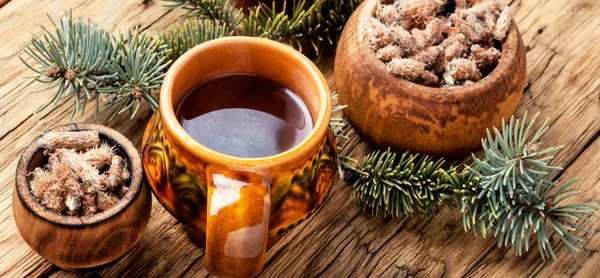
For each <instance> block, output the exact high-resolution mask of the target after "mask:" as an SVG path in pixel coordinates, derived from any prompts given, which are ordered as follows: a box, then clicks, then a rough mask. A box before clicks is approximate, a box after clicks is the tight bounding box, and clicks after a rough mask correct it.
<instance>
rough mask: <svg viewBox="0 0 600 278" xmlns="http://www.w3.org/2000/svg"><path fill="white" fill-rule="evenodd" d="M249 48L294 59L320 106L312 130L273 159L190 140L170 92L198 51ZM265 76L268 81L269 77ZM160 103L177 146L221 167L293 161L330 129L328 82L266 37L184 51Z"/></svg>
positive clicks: (301, 57)
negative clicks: (306, 75)
mask: <svg viewBox="0 0 600 278" xmlns="http://www.w3.org/2000/svg"><path fill="white" fill-rule="evenodd" d="M251 45H254V46H256V45H258V46H260V47H262V48H263V49H269V51H272V52H273V53H274V54H278V55H286V56H287V57H286V58H287V59H288V60H290V59H293V60H295V62H296V64H298V66H299V67H302V70H303V71H306V72H308V73H309V76H310V78H311V79H312V80H311V83H315V85H316V87H318V88H319V89H318V92H315V94H317V95H318V98H319V105H318V108H317V109H318V110H317V113H316V115H317V117H316V120H315V121H314V125H313V129H312V130H311V131H310V133H309V134H308V135H307V136H306V137H305V138H304V139H303V140H302V141H301V142H300V143H298V144H297V145H296V146H294V147H292V148H290V149H288V150H286V151H284V152H281V153H278V154H275V155H272V156H265V157H253V158H247V157H237V156H232V155H227V154H224V153H221V152H218V151H215V150H212V149H210V148H208V147H206V146H204V145H202V144H200V143H199V142H198V141H196V140H195V139H193V138H192V137H191V136H190V135H189V134H188V133H187V132H186V131H185V129H183V126H182V125H181V124H180V123H179V121H178V120H177V117H176V115H175V108H174V106H173V102H172V98H171V94H172V92H173V87H174V82H173V80H174V78H175V76H177V75H178V74H183V72H181V67H182V65H184V64H186V63H190V62H193V58H194V56H195V55H197V53H198V52H202V51H204V50H205V49H208V48H214V47H244V46H251ZM235 73H243V72H231V74H235ZM265 77H266V78H270V77H269V76H265ZM284 85H285V84H284ZM159 100H160V104H159V108H158V109H159V112H160V114H161V115H162V120H163V121H165V125H164V127H165V128H166V130H167V131H168V132H169V133H171V134H172V135H174V136H173V137H174V140H175V141H176V142H177V143H179V144H180V145H182V146H184V147H185V148H186V149H188V151H190V152H191V153H192V154H194V155H195V156H198V157H202V158H204V159H206V160H212V161H217V162H219V163H221V164H226V165H230V166H248V167H250V166H259V165H265V164H269V163H274V162H280V161H283V160H287V159H293V158H294V157H295V156H297V155H302V154H306V155H308V153H309V152H311V151H312V150H313V149H315V148H317V146H318V145H319V144H320V143H322V142H321V141H322V140H323V139H324V138H323V137H324V136H327V135H326V132H327V129H328V128H329V120H330V118H331V107H332V100H331V93H330V91H329V86H328V85H327V81H326V80H325V77H324V76H323V74H322V73H321V71H320V70H319V69H318V68H317V66H316V65H315V64H314V63H313V62H312V61H311V60H309V59H308V58H307V57H306V56H304V55H303V54H301V53H300V52H298V51H296V50H295V49H293V48H292V47H290V46H287V45H285V44H282V43H279V42H275V41H272V40H269V39H266V38H256V37H247V36H232V37H222V38H218V39H214V40H210V41H207V42H204V43H202V44H200V45H197V46H195V47H193V48H192V49H190V50H188V51H187V52H185V53H184V54H183V55H181V56H180V57H179V58H178V59H177V60H176V61H175V62H174V63H173V65H172V66H171V67H170V68H169V70H168V71H167V73H166V75H165V78H164V81H163V85H162V87H161V90H160V96H159ZM303 101H304V100H303Z"/></svg>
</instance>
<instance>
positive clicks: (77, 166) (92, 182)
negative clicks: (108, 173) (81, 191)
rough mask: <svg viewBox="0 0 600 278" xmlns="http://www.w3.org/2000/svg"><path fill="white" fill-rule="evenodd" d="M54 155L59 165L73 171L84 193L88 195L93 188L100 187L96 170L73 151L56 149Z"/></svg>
mask: <svg viewBox="0 0 600 278" xmlns="http://www.w3.org/2000/svg"><path fill="white" fill-rule="evenodd" d="M56 155H57V156H58V159H59V160H60V162H61V163H63V164H65V165H67V166H69V168H71V170H72V171H73V174H75V176H77V177H78V178H79V179H80V180H81V181H82V182H83V184H84V186H85V191H86V192H88V193H90V192H93V191H94V190H97V189H93V188H97V187H98V186H99V185H100V174H99V173H98V169H96V168H94V167H92V166H91V165H90V164H88V163H87V162H86V161H85V160H84V159H83V157H82V156H81V155H80V154H79V153H77V152H76V151H74V150H68V149H58V150H56Z"/></svg>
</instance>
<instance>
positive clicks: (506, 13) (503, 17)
mask: <svg viewBox="0 0 600 278" xmlns="http://www.w3.org/2000/svg"><path fill="white" fill-rule="evenodd" d="M511 22H512V17H511V15H510V9H509V8H508V7H505V8H504V9H503V10H502V13H500V16H499V17H498V20H497V21H496V28H495V29H494V38H495V39H497V40H499V41H502V40H504V38H506V35H507V34H508V30H509V29H510V23H511Z"/></svg>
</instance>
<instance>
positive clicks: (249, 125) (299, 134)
mask: <svg viewBox="0 0 600 278" xmlns="http://www.w3.org/2000/svg"><path fill="white" fill-rule="evenodd" d="M176 114H177V118H178V119H179V122H180V124H181V125H182V126H183V129H184V130H185V131H186V132H187V133H188V134H189V135H190V136H191V137H192V138H194V139H195V140H196V141H198V142H199V143H200V144H202V145H204V146H206V147H208V148H210V149H212V150H215V151H217V152H220V153H223V154H227V155H231V156H236V157H245V158H256V157H266V156H273V155H276V154H279V153H282V152H285V151H287V150H289V149H291V148H293V147H294V146H296V145H298V144H299V143H300V142H301V141H302V140H303V139H304V138H306V137H307V136H308V134H309V133H310V132H311V130H312V128H313V120H312V117H311V115H310V111H309V110H308V107H307V106H306V104H305V103H304V102H303V101H302V99H301V98H300V97H299V96H298V95H297V94H295V93H294V92H292V91H291V90H290V89H288V88H286V87H285V86H283V85H281V84H279V83H278V82H275V81H273V80H271V79H267V78H263V77H260V76H256V75H252V74H232V75H225V76H220V77H216V78H213V79H210V80H208V81H206V82H204V83H202V84H201V85H200V86H198V87H196V88H195V89H193V90H192V91H191V92H189V93H188V94H187V95H186V96H185V97H184V98H183V100H182V101H181V102H180V104H179V106H178V108H177V112H176Z"/></svg>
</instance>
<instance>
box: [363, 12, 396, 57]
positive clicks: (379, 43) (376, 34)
mask: <svg viewBox="0 0 600 278" xmlns="http://www.w3.org/2000/svg"><path fill="white" fill-rule="evenodd" d="M367 36H368V38H369V42H370V44H371V47H372V48H373V49H375V50H377V49H380V48H382V47H384V46H386V45H388V44H391V43H392V41H393V38H392V33H391V32H389V31H388V28H387V27H386V26H385V25H384V24H383V23H381V21H379V20H378V19H376V18H371V20H370V21H369V24H368V28H367Z"/></svg>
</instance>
